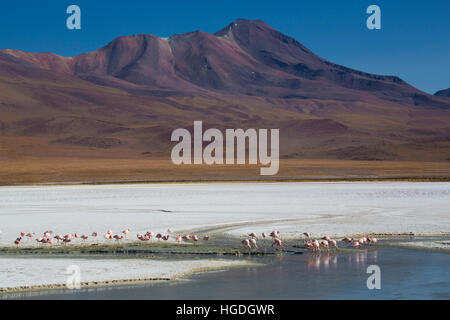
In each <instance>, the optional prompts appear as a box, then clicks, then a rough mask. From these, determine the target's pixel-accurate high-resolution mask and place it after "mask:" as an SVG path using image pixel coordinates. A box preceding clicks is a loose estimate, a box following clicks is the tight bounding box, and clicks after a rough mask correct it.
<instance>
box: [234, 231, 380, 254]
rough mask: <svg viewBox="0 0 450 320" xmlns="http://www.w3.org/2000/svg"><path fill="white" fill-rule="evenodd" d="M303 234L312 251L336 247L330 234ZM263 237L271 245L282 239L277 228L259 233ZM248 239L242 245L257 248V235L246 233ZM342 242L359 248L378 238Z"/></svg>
mask: <svg viewBox="0 0 450 320" xmlns="http://www.w3.org/2000/svg"><path fill="white" fill-rule="evenodd" d="M303 235H304V236H305V237H306V240H305V241H304V247H305V248H306V249H308V250H311V251H313V252H320V251H321V250H326V251H330V249H335V250H337V249H338V244H337V241H336V240H334V239H331V238H330V236H323V237H322V238H321V239H320V240H317V239H311V235H310V234H309V233H308V232H304V233H303ZM261 236H262V238H263V239H266V238H268V237H269V236H270V237H271V238H272V239H273V242H272V247H273V246H276V247H282V246H283V241H282V240H281V233H280V231H278V230H274V231H272V232H271V233H270V234H269V235H268V234H267V233H265V232H263V233H262V234H261ZM248 237H249V238H248V239H244V240H242V244H243V245H244V247H246V248H248V249H250V250H252V249H253V248H254V249H256V250H258V249H259V248H258V245H257V243H256V240H258V236H257V235H256V233H254V232H252V233H250V234H249V235H248ZM341 241H342V242H344V243H347V244H351V245H352V246H353V247H354V248H361V247H362V246H363V245H368V244H373V243H377V242H378V240H377V238H375V237H361V238H359V239H354V238H348V237H346V238H344V239H342V240H341Z"/></svg>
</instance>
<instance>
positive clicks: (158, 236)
mask: <svg viewBox="0 0 450 320" xmlns="http://www.w3.org/2000/svg"><path fill="white" fill-rule="evenodd" d="M161 238H162V234H161V233H158V234H157V235H156V239H158V241H159V240H160V239H161Z"/></svg>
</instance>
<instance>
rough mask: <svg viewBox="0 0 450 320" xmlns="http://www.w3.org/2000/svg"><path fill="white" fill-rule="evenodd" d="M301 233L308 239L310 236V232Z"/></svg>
mask: <svg viewBox="0 0 450 320" xmlns="http://www.w3.org/2000/svg"><path fill="white" fill-rule="evenodd" d="M303 235H304V236H305V237H306V238H308V239H310V238H311V236H310V234H309V233H308V232H303Z"/></svg>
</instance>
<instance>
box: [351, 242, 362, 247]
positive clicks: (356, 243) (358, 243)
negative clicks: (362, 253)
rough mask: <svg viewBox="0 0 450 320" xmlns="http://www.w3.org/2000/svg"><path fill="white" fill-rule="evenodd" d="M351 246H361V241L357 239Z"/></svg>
mask: <svg viewBox="0 0 450 320" xmlns="http://www.w3.org/2000/svg"><path fill="white" fill-rule="evenodd" d="M353 247H354V248H361V243H360V242H359V241H355V242H353Z"/></svg>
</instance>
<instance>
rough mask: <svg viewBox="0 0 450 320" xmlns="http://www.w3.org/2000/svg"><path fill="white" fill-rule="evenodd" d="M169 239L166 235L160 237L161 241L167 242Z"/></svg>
mask: <svg viewBox="0 0 450 320" xmlns="http://www.w3.org/2000/svg"><path fill="white" fill-rule="evenodd" d="M169 238H170V236H169V235H168V234H167V235H165V236H163V237H162V239H163V240H164V241H167V240H169Z"/></svg>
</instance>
